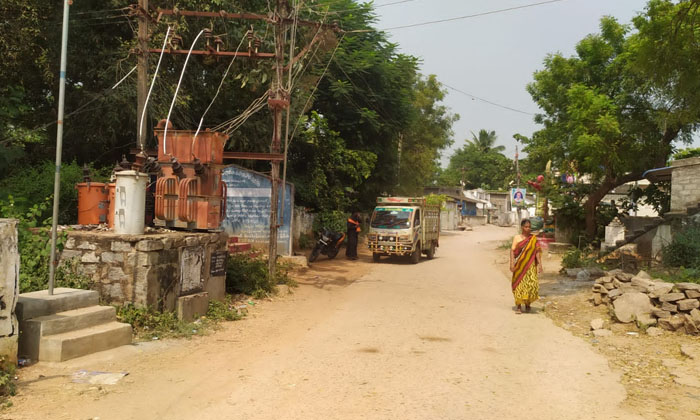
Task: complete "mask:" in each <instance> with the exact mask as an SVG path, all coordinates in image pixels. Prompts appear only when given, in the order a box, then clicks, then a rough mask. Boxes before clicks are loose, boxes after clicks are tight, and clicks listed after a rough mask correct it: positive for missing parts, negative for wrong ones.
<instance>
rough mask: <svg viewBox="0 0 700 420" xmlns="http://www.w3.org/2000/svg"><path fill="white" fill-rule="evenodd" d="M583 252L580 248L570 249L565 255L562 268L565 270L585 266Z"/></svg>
mask: <svg viewBox="0 0 700 420" xmlns="http://www.w3.org/2000/svg"><path fill="white" fill-rule="evenodd" d="M582 255H583V254H582V252H581V250H580V249H578V248H574V249H570V250H568V251H566V253H564V257H563V258H562V259H561V266H562V267H564V268H578V267H581V266H582V265H583V260H582Z"/></svg>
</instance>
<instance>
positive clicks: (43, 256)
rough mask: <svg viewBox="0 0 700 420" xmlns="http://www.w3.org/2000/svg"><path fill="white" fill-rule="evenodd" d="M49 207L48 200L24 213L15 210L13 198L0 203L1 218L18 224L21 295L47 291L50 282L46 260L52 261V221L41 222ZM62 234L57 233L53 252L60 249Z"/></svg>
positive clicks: (20, 209) (16, 208) (61, 246)
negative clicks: (13, 220)
mask: <svg viewBox="0 0 700 420" xmlns="http://www.w3.org/2000/svg"><path fill="white" fill-rule="evenodd" d="M50 207H51V197H48V198H46V199H45V200H44V201H43V202H41V203H39V204H35V205H33V206H32V207H31V208H29V210H27V211H24V210H23V209H22V208H21V207H18V206H17V205H16V203H15V201H14V199H13V198H12V197H9V199H8V201H7V202H3V201H0V217H8V218H12V219H17V220H18V221H19V223H18V226H17V237H18V238H17V239H18V247H19V254H20V261H21V264H22V268H21V270H20V271H19V282H20V284H19V291H20V293H26V292H33V291H36V290H43V289H46V288H47V283H48V278H49V260H50V259H51V228H50V225H51V219H42V215H43V214H44V213H45V212H46V210H47V209H49V208H50ZM65 239H66V234H65V232H58V234H57V238H56V252H57V253H59V252H61V250H62V249H63V244H64V243H65Z"/></svg>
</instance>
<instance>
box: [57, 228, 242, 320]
mask: <svg viewBox="0 0 700 420" xmlns="http://www.w3.org/2000/svg"><path fill="white" fill-rule="evenodd" d="M227 239H228V235H227V234H225V233H196V232H167V233H157V234H144V235H118V234H115V233H112V232H98V231H72V232H68V239H67V241H66V244H65V247H64V249H63V252H62V253H61V256H60V262H61V263H63V262H66V261H67V260H70V259H78V260H79V262H80V264H79V266H78V270H79V272H80V273H81V274H84V275H87V276H89V277H90V278H91V279H92V280H93V282H94V285H93V289H94V290H97V291H98V292H99V293H100V297H101V299H103V300H104V301H106V302H108V303H118V304H123V303H133V304H135V305H137V306H154V307H156V308H158V309H160V310H174V309H175V307H176V301H177V298H179V297H181V296H187V295H192V294H195V293H200V292H208V293H209V297H210V298H211V299H216V300H220V299H223V297H224V293H225V276H211V275H210V268H211V259H212V258H211V257H212V253H213V252H215V251H225V250H226V241H227Z"/></svg>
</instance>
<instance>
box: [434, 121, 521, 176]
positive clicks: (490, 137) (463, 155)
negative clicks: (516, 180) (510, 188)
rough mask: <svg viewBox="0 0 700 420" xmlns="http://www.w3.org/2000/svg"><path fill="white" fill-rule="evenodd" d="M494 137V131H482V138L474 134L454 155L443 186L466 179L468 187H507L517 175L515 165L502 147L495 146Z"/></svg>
mask: <svg viewBox="0 0 700 420" xmlns="http://www.w3.org/2000/svg"><path fill="white" fill-rule="evenodd" d="M495 140H496V133H495V132H494V131H491V132H489V131H486V130H480V131H479V137H477V136H476V135H474V134H473V133H472V139H471V140H467V141H466V144H465V145H464V146H462V148H460V149H458V150H457V151H455V152H454V153H453V154H452V156H451V157H450V163H449V165H448V166H447V169H445V171H443V173H442V174H441V175H440V179H439V182H440V183H441V184H443V185H460V184H461V183H462V182H464V187H466V188H484V189H502V188H505V187H506V186H507V185H508V182H509V181H510V180H512V179H513V177H514V174H513V172H512V169H513V165H512V162H511V160H510V159H508V158H507V157H505V156H504V155H503V154H502V153H501V152H500V150H501V149H500V148H501V147H502V146H498V147H493V145H494V142H495Z"/></svg>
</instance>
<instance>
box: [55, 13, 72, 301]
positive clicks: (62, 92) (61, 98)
mask: <svg viewBox="0 0 700 420" xmlns="http://www.w3.org/2000/svg"><path fill="white" fill-rule="evenodd" d="M72 2H73V0H64V2H63V34H62V35H61V70H60V73H59V76H60V82H59V84H58V120H57V127H56V173H55V175H54V181H53V216H52V218H51V259H50V261H49V295H53V283H54V278H55V276H56V236H57V232H56V231H57V228H58V202H59V198H60V197H59V196H60V193H61V154H62V153H63V111H64V103H65V99H66V62H67V61H68V14H69V11H70V5H71V3H72Z"/></svg>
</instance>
